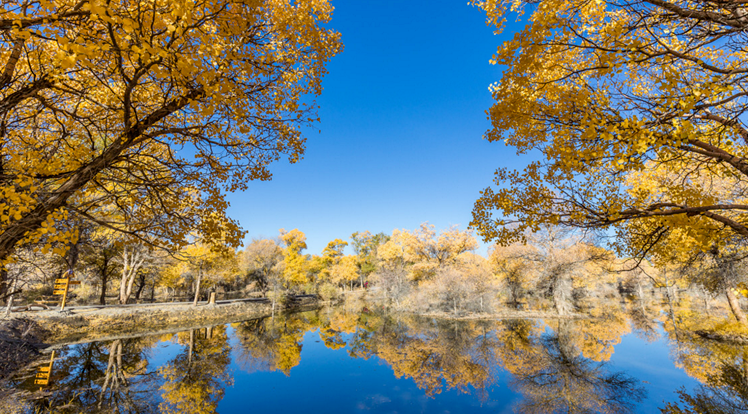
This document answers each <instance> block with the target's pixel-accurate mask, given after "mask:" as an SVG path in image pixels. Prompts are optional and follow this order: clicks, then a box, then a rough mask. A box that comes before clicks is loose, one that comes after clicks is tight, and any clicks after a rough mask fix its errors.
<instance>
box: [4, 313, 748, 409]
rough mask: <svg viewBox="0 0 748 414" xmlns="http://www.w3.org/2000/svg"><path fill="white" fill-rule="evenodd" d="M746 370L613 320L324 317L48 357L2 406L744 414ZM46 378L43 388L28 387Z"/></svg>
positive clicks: (722, 348) (736, 356) (661, 331)
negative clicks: (709, 408) (706, 412)
mask: <svg viewBox="0 0 748 414" xmlns="http://www.w3.org/2000/svg"><path fill="white" fill-rule="evenodd" d="M655 316H657V314H656V313H655ZM50 360H52V364H51V370H48V367H49V366H50ZM747 369H748V358H747V357H746V351H745V350H744V349H743V348H741V347H734V346H730V345H726V344H718V343H713V342H709V341H704V340H698V339H696V338H694V337H692V336H687V335H684V334H682V333H680V334H679V333H678V331H677V330H676V329H674V328H673V326H672V324H670V323H669V322H668V319H667V318H666V317H653V318H651V319H647V318H642V317H641V315H637V313H636V312H632V311H631V310H628V311H627V310H625V309H624V310H621V311H619V312H613V313H610V314H607V315H606V316H605V317H602V318H598V319H579V320H558V319H553V320H537V319H519V320H490V321H477V320H476V321H453V320H446V319H433V318H425V317H417V316H412V315H402V314H387V313H384V312H374V311H372V310H370V309H368V308H366V307H364V308H363V309H358V310H356V311H352V310H346V309H343V308H323V309H320V310H317V311H312V312H304V313H296V314H290V315H277V316H275V317H274V318H265V319H257V320H250V321H246V322H240V323H232V324H227V325H219V326H213V327H201V328H195V329H188V330H185V331H183V332H179V333H176V334H174V333H169V334H159V335H153V336H147V337H140V338H123V339H118V340H112V341H106V342H91V343H81V344H74V345H65V346H62V347H58V348H57V349H55V350H54V355H52V354H51V353H49V354H47V355H46V356H45V359H44V360H43V361H40V363H39V364H38V365H35V366H34V367H30V368H29V369H27V370H25V371H24V372H22V373H21V374H19V375H18V376H17V377H16V378H15V379H14V380H13V381H12V384H11V385H12V387H14V389H15V390H16V391H17V393H16V394H15V396H13V397H11V398H13V399H14V400H13V401H12V404H11V405H12V406H13V407H17V410H18V411H21V412H24V411H25V412H71V413H72V412H81V411H83V412H127V413H150V412H154V413H156V412H160V413H213V412H220V413H235V412H248V411H252V412H289V413H349V412H362V413H363V412H366V413H511V412H521V413H553V412H556V413H567V412H569V413H596V412H612V413H618V412H637V413H647V412H660V410H661V409H663V408H666V406H667V405H668V403H677V404H680V406H681V407H686V406H688V405H687V404H686V403H684V402H683V401H682V400H681V399H680V396H681V395H682V396H684V397H685V398H686V399H689V398H690V400H689V401H691V406H697V404H699V403H704V404H712V403H713V402H715V401H717V399H718V398H719V397H723V398H724V399H725V401H724V404H735V403H737V404H738V405H739V404H743V407H744V408H745V401H744V400H740V398H738V397H735V394H736V393H735V392H734V390H736V389H737V390H739V389H740V387H743V388H742V389H743V390H745V389H746V388H745V385H746V381H745V378H748V370H747ZM47 371H50V372H49V374H48V376H49V382H48V384H35V381H36V382H42V383H43V382H44V378H46V376H47V373H46V372H47ZM730 375H733V376H734V377H735V378H733V380H734V381H733V382H734V383H733V384H730V381H729V378H731V377H730ZM37 377H39V378H42V381H39V379H38V378H37ZM728 377H729V378H728ZM725 378H728V379H727V380H724V381H723V380H722V379H725ZM741 381H742V382H741ZM679 391H680V394H679V393H678V392H679ZM717 402H719V401H717ZM8 404H10V403H8V402H6V404H5V405H6V407H9V406H11V405H8ZM725 406H727V405H725ZM673 412H677V411H673ZM715 412H716V411H715ZM724 412H741V411H724Z"/></svg>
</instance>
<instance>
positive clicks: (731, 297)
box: [725, 288, 748, 326]
mask: <svg viewBox="0 0 748 414" xmlns="http://www.w3.org/2000/svg"><path fill="white" fill-rule="evenodd" d="M725 296H727V303H729V304H730V310H732V314H733V315H734V316H735V319H737V321H738V322H740V323H741V324H743V325H744V326H748V319H746V317H745V313H743V310H742V309H740V301H739V300H738V298H737V297H736V296H735V293H734V292H733V291H732V289H731V288H727V289H725Z"/></svg>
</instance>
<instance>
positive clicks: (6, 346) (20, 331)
mask: <svg viewBox="0 0 748 414" xmlns="http://www.w3.org/2000/svg"><path fill="white" fill-rule="evenodd" d="M46 336H48V332H46V331H45V330H44V329H42V328H41V326H40V325H39V324H38V323H36V322H35V321H33V320H30V319H27V318H11V319H2V320H0V384H2V383H3V382H4V381H5V380H7V379H8V378H10V376H11V375H12V374H13V373H14V372H16V371H17V370H18V369H20V368H22V367H24V366H26V365H27V364H29V363H30V362H31V361H33V360H34V359H35V358H37V357H38V356H39V349H40V348H43V347H44V344H43V338H44V337H46Z"/></svg>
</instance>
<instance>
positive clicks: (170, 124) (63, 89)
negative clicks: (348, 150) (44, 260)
mask: <svg viewBox="0 0 748 414" xmlns="http://www.w3.org/2000/svg"><path fill="white" fill-rule="evenodd" d="M332 10H333V8H332V6H331V5H330V4H329V2H328V1H327V0H302V1H292V0H249V1H247V0H153V1H147V2H141V1H134V0H123V1H117V2H108V1H101V0H49V1H46V0H45V1H34V0H23V1H21V0H9V1H6V2H4V4H3V8H2V10H0V44H1V45H2V46H1V47H0V119H2V122H1V127H0V143H1V144H0V265H1V264H5V263H8V261H9V260H12V255H13V252H14V251H15V250H16V249H17V248H18V247H20V246H31V247H33V246H40V247H44V246H47V247H49V246H54V245H58V246H66V245H68V244H69V242H70V241H71V240H74V239H75V238H77V232H76V230H75V229H71V228H65V227H64V226H58V223H61V222H63V221H65V220H66V219H67V218H68V217H69V216H70V215H76V216H80V217H82V218H85V219H87V220H93V221H96V222H99V223H104V224H107V225H109V226H111V227H113V228H117V229H120V230H122V231H126V232H128V233H129V234H133V235H137V234H138V233H139V232H147V229H148V228H149V227H147V226H144V227H139V226H136V227H135V228H132V227H129V228H124V227H122V228H121V227H120V225H121V224H122V223H110V222H109V221H108V219H107V216H105V215H102V214H100V212H101V211H102V209H100V208H99V207H101V206H106V205H117V208H120V209H122V210H125V211H127V212H128V214H126V215H125V217H123V219H124V220H128V219H129V218H130V217H135V218H137V217H138V216H139V215H141V214H142V215H144V216H147V217H153V218H158V219H159V220H161V221H163V222H166V223H167V224H166V225H164V226H162V228H164V229H168V228H170V227H174V228H176V229H179V230H180V231H175V232H172V233H169V235H170V236H172V237H173V238H176V240H175V239H173V238H172V239H171V240H168V241H163V240H161V241H158V240H157V241H156V242H157V243H165V244H169V243H171V244H176V245H177V247H178V246H180V245H184V243H185V242H186V240H185V239H186V238H187V235H188V233H189V232H190V231H193V230H199V231H200V232H201V233H203V234H202V237H204V238H207V239H210V238H217V237H219V235H220V236H222V237H223V239H225V240H226V242H228V243H230V244H233V245H238V244H239V241H240V239H241V237H242V235H243V232H242V231H241V230H240V229H239V227H238V224H237V223H236V222H234V221H232V220H230V219H228V218H226V217H225V210H226V207H227V202H226V201H225V200H224V193H225V192H226V191H235V190H242V189H244V188H246V185H247V182H248V181H249V180H254V179H260V180H267V179H270V178H271V173H270V171H269V169H268V165H269V164H270V163H271V162H273V161H276V160H279V159H280V158H281V157H287V158H288V160H289V161H290V162H296V161H298V160H299V159H300V158H301V157H302V155H303V152H304V138H303V137H302V135H301V127H302V126H303V125H306V124H308V123H311V122H313V121H315V120H317V117H316V114H315V108H316V105H314V104H313V103H312V102H310V101H309V100H308V99H307V98H305V96H306V95H308V94H319V93H320V92H321V90H322V87H321V80H322V77H323V76H324V74H325V72H326V69H325V67H326V64H327V62H328V61H329V59H330V58H331V57H332V56H334V55H335V54H337V53H338V52H339V51H340V50H341V48H342V45H341V43H340V41H339V35H338V33H336V32H334V31H333V30H331V29H328V28H326V27H324V26H323V24H324V23H326V22H328V21H329V19H330V16H331V13H332ZM124 206H137V208H135V207H133V208H123V207H124ZM182 221H186V222H185V223H183V224H179V223H181V222H182ZM125 223H126V222H125ZM170 247H174V246H170ZM0 282H1V281H0Z"/></svg>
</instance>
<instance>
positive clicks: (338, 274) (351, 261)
mask: <svg viewBox="0 0 748 414" xmlns="http://www.w3.org/2000/svg"><path fill="white" fill-rule="evenodd" d="M330 278H331V279H332V280H333V281H335V282H337V283H340V284H342V285H343V286H345V285H350V287H351V290H353V281H354V280H356V279H358V260H357V257H356V256H350V255H348V256H343V257H340V258H339V259H338V260H337V262H336V263H335V264H334V265H333V266H332V268H330Z"/></svg>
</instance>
